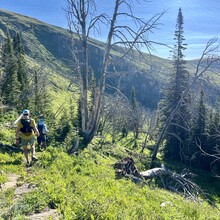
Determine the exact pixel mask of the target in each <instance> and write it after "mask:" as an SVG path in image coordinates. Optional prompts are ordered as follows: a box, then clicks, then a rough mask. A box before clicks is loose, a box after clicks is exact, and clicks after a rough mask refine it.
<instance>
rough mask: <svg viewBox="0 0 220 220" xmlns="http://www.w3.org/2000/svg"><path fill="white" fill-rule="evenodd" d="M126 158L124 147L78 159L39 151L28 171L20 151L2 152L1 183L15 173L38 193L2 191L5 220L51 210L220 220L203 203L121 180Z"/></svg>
mask: <svg viewBox="0 0 220 220" xmlns="http://www.w3.org/2000/svg"><path fill="white" fill-rule="evenodd" d="M123 154H124V155H125V152H124V150H123V148H120V147H117V146H115V147H110V146H105V147H104V148H103V149H102V150H101V151H100V150H99V151H98V150H97V151H96V145H95V144H94V145H91V146H90V147H89V148H87V149H85V150H84V151H83V152H80V153H79V154H78V155H77V156H76V155H72V156H69V155H67V154H66V153H65V152H64V151H63V150H62V149H60V148H52V147H49V148H48V149H47V150H46V151H44V152H42V153H38V157H39V161H38V162H37V163H35V164H34V165H33V166H32V167H31V168H29V169H28V170H27V169H26V168H25V167H24V164H23V162H22V155H21V154H20V153H18V154H13V155H10V156H9V155H8V154H0V158H1V161H0V170H1V171H2V174H1V175H0V181H1V182H0V183H1V184H2V183H4V182H6V181H7V175H6V174H7V173H9V172H16V173H20V175H21V179H22V180H23V181H24V182H26V183H28V184H30V185H31V186H33V191H31V192H29V193H26V194H24V195H23V196H22V197H21V198H19V199H18V200H16V202H13V193H14V191H13V190H12V189H9V190H7V191H1V193H0V201H1V202H0V213H1V211H2V213H3V214H1V218H2V219H24V216H26V215H30V214H31V213H39V212H41V211H42V210H43V209H44V208H46V207H49V208H51V209H56V210H57V211H58V213H59V215H60V219H65V220H72V219H83V220H84V219H105V220H106V219H109V220H112V219H117V220H120V219H123V220H124V219H126V220H129V219H132V220H133V219H137V220H141V219H149V220H151V219H163V220H170V219H181V220H182V219H201V220H203V219H204V220H207V219H216V220H217V219H220V214H219V211H218V209H217V208H216V207H212V206H211V205H209V204H208V203H207V202H206V201H203V202H202V203H201V204H198V203H194V202H192V201H189V200H185V199H184V198H182V197H181V196H180V195H177V194H174V193H171V192H168V191H166V190H163V189H159V188H157V187H156V186H154V185H150V186H148V185H144V184H140V185H136V184H134V183H133V182H131V181H130V180H126V179H121V180H116V179H115V173H114V169H113V164H114V163H115V162H116V161H117V160H118V159H119V157H120V155H121V156H123ZM115 155H119V156H118V157H115ZM18 160H20V163H19V162H18V163H16V164H15V163H14V161H18ZM3 211H4V212H3Z"/></svg>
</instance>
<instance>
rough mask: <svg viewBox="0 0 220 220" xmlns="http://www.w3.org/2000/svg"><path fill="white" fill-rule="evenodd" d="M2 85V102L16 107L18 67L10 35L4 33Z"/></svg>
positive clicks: (17, 102) (17, 99) (17, 100)
mask: <svg viewBox="0 0 220 220" xmlns="http://www.w3.org/2000/svg"><path fill="white" fill-rule="evenodd" d="M2 60H3V75H4V79H3V85H2V96H3V101H4V102H5V103H7V104H9V105H12V106H15V107H16V106H17V105H18V104H19V96H20V83H19V81H18V74H17V71H18V66H17V62H16V58H15V56H14V50H13V46H12V42H11V38H10V34H9V32H8V31H7V33H6V42H5V44H4V45H3V54H2Z"/></svg>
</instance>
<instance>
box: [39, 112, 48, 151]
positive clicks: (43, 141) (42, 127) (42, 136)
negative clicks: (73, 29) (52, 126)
mask: <svg viewBox="0 0 220 220" xmlns="http://www.w3.org/2000/svg"><path fill="white" fill-rule="evenodd" d="M39 117H40V121H39V122H38V124H37V129H38V131H39V134H40V135H39V136H38V137H37V143H38V151H40V150H41V148H43V149H44V150H46V139H47V138H46V134H47V133H48V132H49V130H48V129H47V126H46V124H45V122H44V116H43V115H40V116H39Z"/></svg>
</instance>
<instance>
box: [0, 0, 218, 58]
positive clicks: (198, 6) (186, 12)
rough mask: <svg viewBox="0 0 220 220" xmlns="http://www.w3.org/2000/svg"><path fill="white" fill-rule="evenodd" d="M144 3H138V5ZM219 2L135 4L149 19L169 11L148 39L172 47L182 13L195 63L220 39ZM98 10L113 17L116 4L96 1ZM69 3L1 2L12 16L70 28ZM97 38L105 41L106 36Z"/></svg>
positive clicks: (162, 50) (160, 50) (162, 53)
mask: <svg viewBox="0 0 220 220" xmlns="http://www.w3.org/2000/svg"><path fill="white" fill-rule="evenodd" d="M140 1H142V0H139V2H140ZM218 1H219V0H147V1H145V2H143V3H142V4H141V5H140V4H134V5H133V7H132V9H133V11H134V14H135V15H137V16H139V17H141V18H144V19H149V18H151V17H152V16H153V15H155V14H158V13H160V12H162V11H163V10H166V13H165V14H164V15H163V16H162V18H161V19H160V21H159V23H161V25H160V26H158V28H157V29H156V30H155V31H154V32H153V33H152V34H150V35H149V39H150V40H152V41H156V42H160V43H163V44H168V45H170V46H173V45H174V44H175V41H174V39H173V38H174V32H175V25H176V21H177V15H178V10H179V7H181V9H182V14H183V19H184V25H183V28H184V37H185V39H186V40H185V41H184V43H186V44H187V49H186V50H185V51H184V54H185V58H186V59H187V60H188V59H196V58H199V57H201V55H202V51H203V50H204V48H205V45H206V44H207V42H208V41H209V40H210V39H212V38H213V37H220V16H219V11H220V4H219V2H218ZM96 2H97V10H98V11H99V12H104V13H107V14H109V15H111V12H112V11H113V9H114V2H115V1H114V0H96ZM66 6H67V1H66V0H0V8H1V9H4V10H8V11H11V12H16V13H19V14H22V15H26V16H30V17H33V18H36V19H38V20H40V21H43V22H46V23H49V24H52V25H56V26H59V27H62V28H67V20H66V16H65V12H64V10H63V9H64V8H66ZM95 38H97V39H99V40H102V41H105V39H106V36H105V32H103V34H102V35H100V36H95ZM154 47H155V49H156V51H155V52H154V53H153V54H155V55H157V56H159V57H163V58H168V57H170V55H171V54H170V52H169V49H168V48H166V47H161V46H154Z"/></svg>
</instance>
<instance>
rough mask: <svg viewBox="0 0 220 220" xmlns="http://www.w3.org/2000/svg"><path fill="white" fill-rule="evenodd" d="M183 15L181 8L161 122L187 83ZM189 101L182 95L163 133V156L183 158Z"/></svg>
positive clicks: (177, 100) (172, 108)
mask: <svg viewBox="0 0 220 220" xmlns="http://www.w3.org/2000/svg"><path fill="white" fill-rule="evenodd" d="M183 33H184V31H183V15H182V11H181V8H179V13H178V17H177V24H176V30H175V37H174V40H175V41H176V44H175V45H174V48H173V51H172V52H173V72H172V73H171V76H170V80H169V85H168V87H167V88H166V89H165V90H164V98H163V100H162V102H161V104H160V107H161V112H162V115H161V118H160V120H161V122H162V124H163V123H165V121H166V118H167V117H168V116H169V115H170V114H171V113H172V111H173V110H174V109H175V108H176V106H177V105H178V102H179V100H180V99H181V97H182V94H183V92H184V91H185V90H186V89H187V87H188V83H189V74H188V72H187V70H186V68H185V63H186V62H185V60H184V55H183V51H184V50H185V49H186V44H184V43H183V41H184V40H185V39H184V36H183ZM189 102H190V98H189V95H188V96H186V97H184V100H183V102H182V103H181V106H180V107H179V109H178V112H177V113H176V114H175V116H174V117H173V118H172V121H171V123H170V125H169V127H168V129H167V132H166V134H165V139H166V144H165V152H164V153H165V157H167V158H170V159H174V160H181V159H183V158H182V157H183V154H184V153H183V152H184V147H185V145H186V141H187V140H188V132H187V127H188V121H189V119H190V112H189V109H188V106H189Z"/></svg>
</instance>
